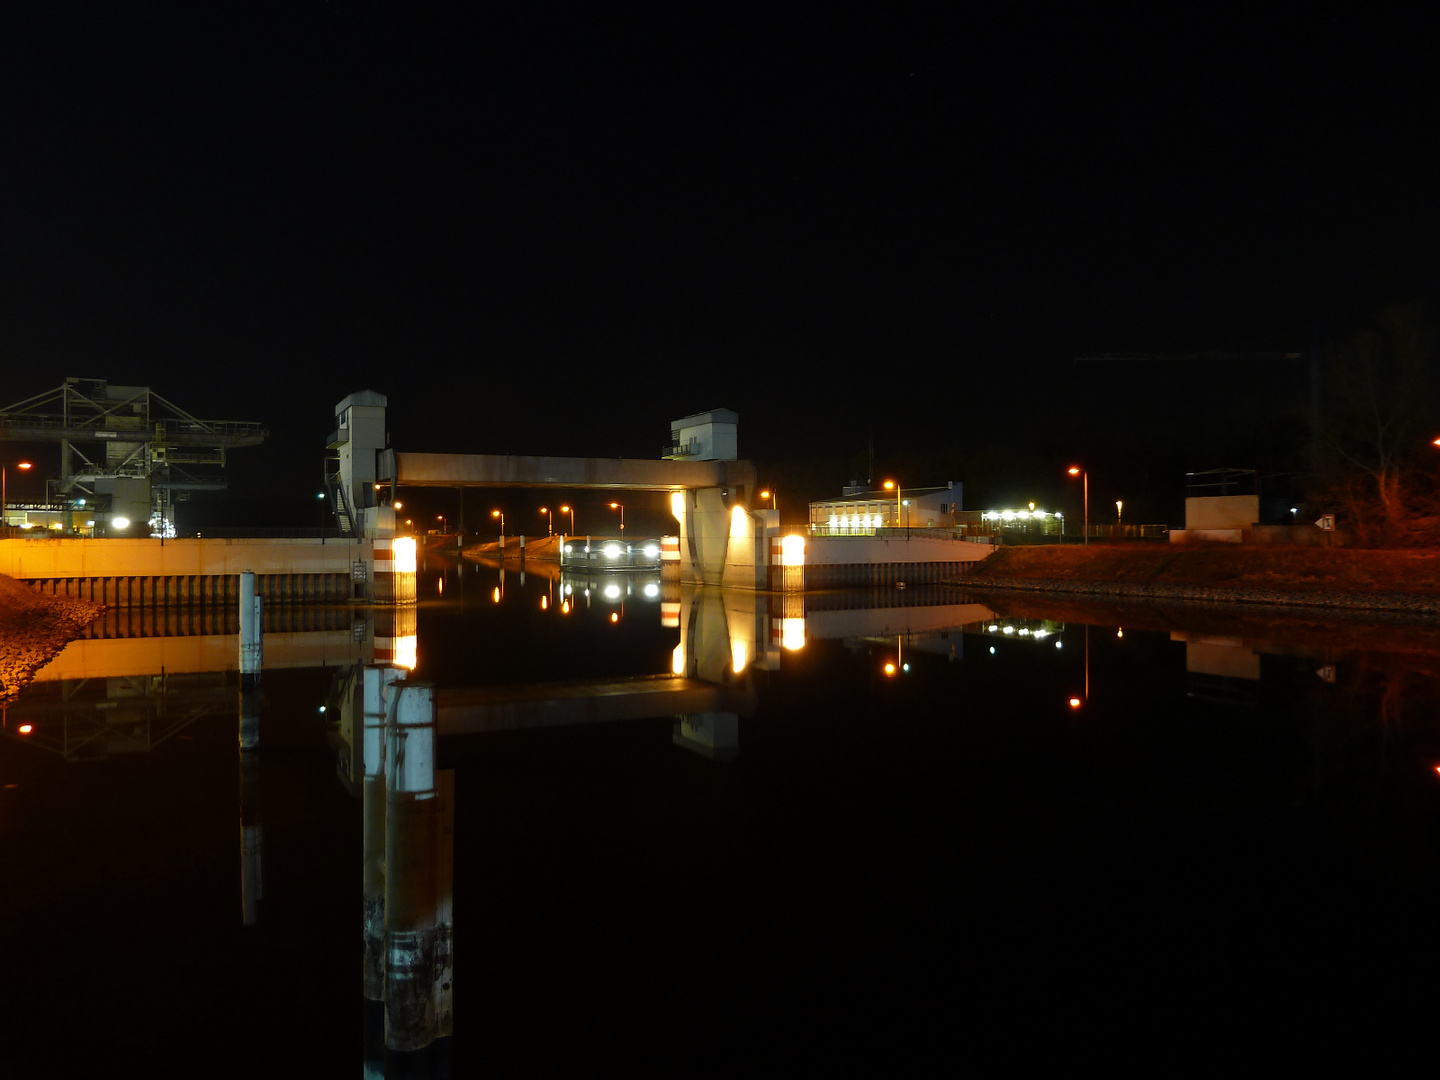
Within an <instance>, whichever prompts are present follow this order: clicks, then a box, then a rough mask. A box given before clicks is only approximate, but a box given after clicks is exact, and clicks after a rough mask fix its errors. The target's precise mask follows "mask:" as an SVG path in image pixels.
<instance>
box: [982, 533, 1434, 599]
mask: <svg viewBox="0 0 1440 1080" xmlns="http://www.w3.org/2000/svg"><path fill="white" fill-rule="evenodd" d="M987 579H990V580H995V581H1016V582H1021V581H1035V582H1037V583H1038V582H1040V581H1056V582H1076V583H1078V582H1097V583H1102V582H1103V583H1115V584H1133V585H1147V586H1174V587H1179V588H1202V589H1237V590H1263V591H1275V592H1301V593H1319V594H1344V593H1363V594H1375V593H1394V594H1403V595H1408V596H1427V597H1440V551H1436V550H1432V549H1411V550H1394V551H1362V550H1355V549H1351V548H1334V549H1331V548H1298V547H1297V548H1286V547H1254V546H1249V545H1240V544H1227V545H1224V546H1215V547H1179V546H1171V545H1155V546H1151V545H1148V544H1146V545H1140V544H1134V545H1123V544H1115V545H1100V544H1094V545H1090V546H1088V547H1086V546H1079V547H1073V546H1064V547H1062V546H1058V545H1056V546H1047V547H1005V548H1000V549H999V550H997V551H996V552H995V553H994V554H993V555H991V556H990V557H989V558H988V559H986V560H985V561H984V562H983V563H981V564H980V565H979V566H978V567H977V568H976V570H975V572H974V574H973V575H971V576H970V577H969V578H967V579H966V580H967V581H969V582H973V583H974V584H975V585H976V586H980V585H981V583H982V582H984V581H985V580H987Z"/></svg>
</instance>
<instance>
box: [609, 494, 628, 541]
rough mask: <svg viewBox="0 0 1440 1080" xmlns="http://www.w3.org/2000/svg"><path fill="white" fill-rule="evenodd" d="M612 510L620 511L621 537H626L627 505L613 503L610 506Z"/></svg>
mask: <svg viewBox="0 0 1440 1080" xmlns="http://www.w3.org/2000/svg"><path fill="white" fill-rule="evenodd" d="M610 509H611V510H619V511H620V535H621V536H624V535H625V504H624V503H618V502H613V503H611V504H610Z"/></svg>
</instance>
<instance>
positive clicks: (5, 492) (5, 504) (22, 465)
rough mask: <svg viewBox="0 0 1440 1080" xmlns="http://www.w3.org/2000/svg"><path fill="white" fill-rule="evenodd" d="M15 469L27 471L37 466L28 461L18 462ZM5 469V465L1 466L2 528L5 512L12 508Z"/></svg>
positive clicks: (0, 501)
mask: <svg viewBox="0 0 1440 1080" xmlns="http://www.w3.org/2000/svg"><path fill="white" fill-rule="evenodd" d="M15 467H16V468H17V469H20V470H21V471H24V470H26V469H33V468H34V467H35V466H34V465H32V464H31V463H30V462H28V461H17V462H15ZM5 469H6V466H5V465H0V527H3V526H4V525H5V511H6V510H7V509H9V506H10V491H9V488H8V487H7V484H6V479H5Z"/></svg>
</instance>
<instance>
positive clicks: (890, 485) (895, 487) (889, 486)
mask: <svg viewBox="0 0 1440 1080" xmlns="http://www.w3.org/2000/svg"><path fill="white" fill-rule="evenodd" d="M885 490H886V491H894V492H895V527H896V528H897V529H898V528H899V527H900V485H899V484H897V483H895V481H894V480H886V481H885Z"/></svg>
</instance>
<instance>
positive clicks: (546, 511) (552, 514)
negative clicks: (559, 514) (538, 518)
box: [540, 506, 555, 536]
mask: <svg viewBox="0 0 1440 1080" xmlns="http://www.w3.org/2000/svg"><path fill="white" fill-rule="evenodd" d="M540 513H542V514H548V515H549V517H548V518H547V519H546V520H547V521H549V522H550V524H549V526H548V528H549V530H550V531H549V532H547V533H546V534H545V535H546V536H554V535H555V512H554V511H553V510H551V509H550V508H549V507H548V506H542V507H540Z"/></svg>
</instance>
